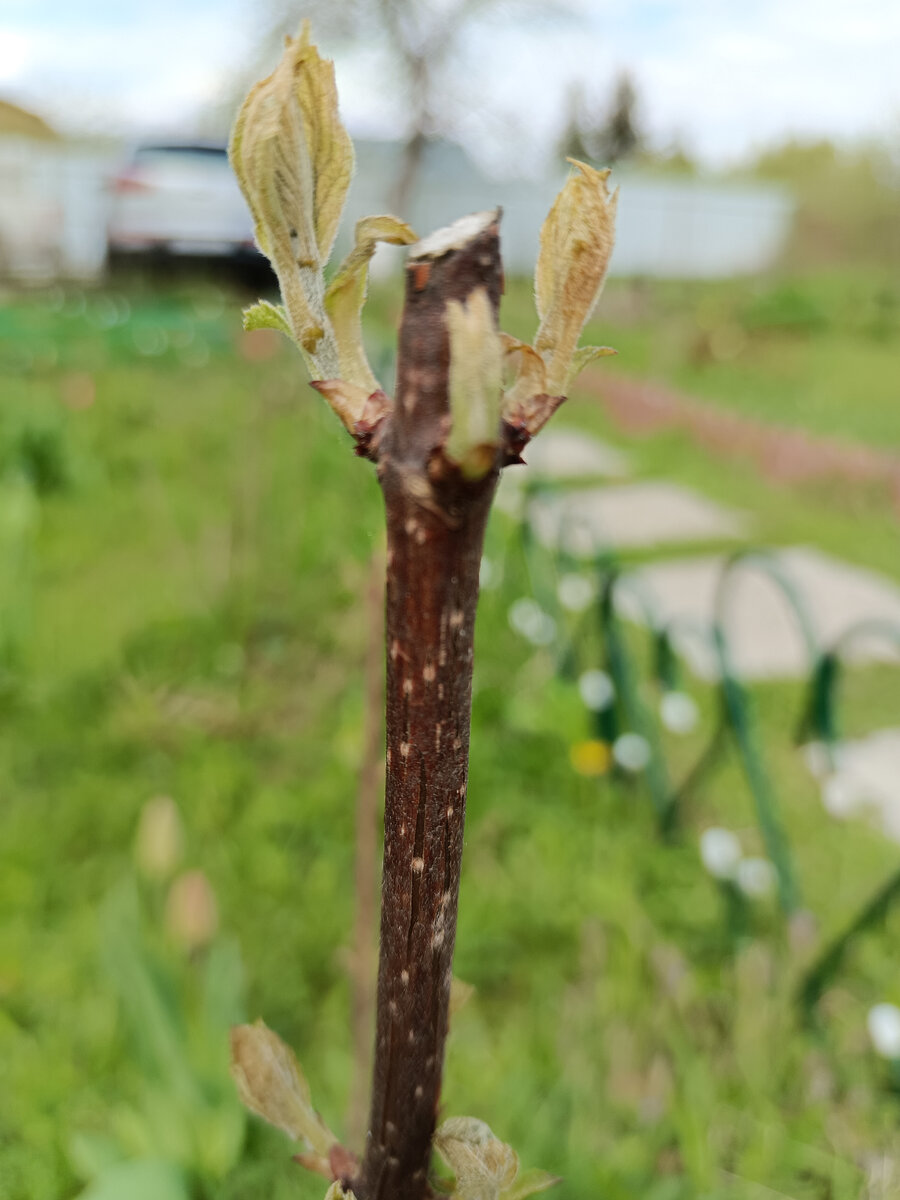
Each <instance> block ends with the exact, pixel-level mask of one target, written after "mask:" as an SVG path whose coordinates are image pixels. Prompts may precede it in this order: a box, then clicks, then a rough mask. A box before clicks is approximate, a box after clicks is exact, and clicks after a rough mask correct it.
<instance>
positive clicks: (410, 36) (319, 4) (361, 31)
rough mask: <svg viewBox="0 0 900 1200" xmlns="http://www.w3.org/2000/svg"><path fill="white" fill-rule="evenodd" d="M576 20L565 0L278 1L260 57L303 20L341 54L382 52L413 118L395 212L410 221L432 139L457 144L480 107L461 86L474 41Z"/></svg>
mask: <svg viewBox="0 0 900 1200" xmlns="http://www.w3.org/2000/svg"><path fill="white" fill-rule="evenodd" d="M570 15H571V11H570V9H569V8H568V5H567V3H566V0H303V2H302V3H300V4H297V3H294V2H292V0H277V7H276V15H275V19H274V21H273V25H272V29H271V31H270V33H269V34H268V36H267V37H266V39H265V42H264V44H263V47H262V53H261V57H265V58H266V59H270V58H274V57H275V51H276V50H278V49H279V48H280V46H281V42H282V40H283V37H284V35H285V34H286V33H292V32H293V31H294V30H295V29H296V26H297V22H298V20H299V19H300V18H301V17H304V18H307V17H308V18H309V19H310V20H311V21H312V25H313V28H314V29H315V31H316V36H317V37H319V38H321V39H322V41H323V42H326V43H329V42H330V43H331V44H332V45H333V47H334V48H335V49H337V48H338V47H339V46H340V45H342V44H343V45H346V46H351V45H356V46H360V45H362V46H367V47H372V48H382V49H383V50H384V52H385V60H386V71H385V81H386V84H385V86H389V87H390V88H391V90H392V91H395V92H398V91H399V92H401V93H403V94H405V96H406V99H407V109H408V113H409V119H408V122H407V126H406V130H405V140H404V146H403V157H402V162H401V166H400V171H399V173H398V176H397V180H396V183H395V186H394V191H393V195H392V196H391V198H390V207H391V209H392V211H394V212H396V213H398V214H399V215H401V216H408V215H409V205H410V200H411V198H412V195H413V192H414V191H415V186H416V182H417V179H418V176H419V172H420V170H421V166H422V160H423V157H424V154H425V147H426V145H427V143H428V141H429V140H430V139H432V138H436V137H449V138H450V139H453V137H454V135H455V133H456V132H457V125H458V121H459V118H460V116H461V115H462V114H464V113H465V110H466V109H467V108H468V109H469V110H470V111H471V110H473V109H476V108H477V107H478V97H477V94H476V93H473V92H472V89H471V88H469V87H468V86H465V85H464V86H463V87H462V88H460V87H459V86H458V85H457V84H456V82H455V80H456V78H457V77H464V75H465V71H464V64H465V58H466V41H467V39H468V37H469V35H471V34H473V33H474V32H475V31H476V30H477V28H478V27H480V26H481V27H484V26H487V25H489V24H490V25H492V26H493V27H494V28H495V29H497V30H498V31H499V28H500V27H501V26H504V25H505V26H507V27H509V26H510V25H511V24H512V22H513V21H514V20H516V21H521V19H522V18H523V17H525V16H528V17H530V18H532V19H535V18H547V19H551V18H555V19H564V18H566V17H567V16H570Z"/></svg>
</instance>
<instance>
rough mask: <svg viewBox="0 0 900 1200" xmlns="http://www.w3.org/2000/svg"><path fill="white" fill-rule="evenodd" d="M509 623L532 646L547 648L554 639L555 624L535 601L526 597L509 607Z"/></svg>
mask: <svg viewBox="0 0 900 1200" xmlns="http://www.w3.org/2000/svg"><path fill="white" fill-rule="evenodd" d="M509 623H510V625H511V626H512V627H513V629H514V630H515V631H516V633H519V634H521V635H522V637H523V638H526V639H527V640H528V641H529V642H531V644H532V645H533V646H549V645H550V643H551V642H552V641H553V639H554V638H555V637H556V622H555V621H554V620H553V618H552V617H551V616H550V615H549V614H548V613H545V612H544V610H543V609H542V608H541V606H540V605H539V604H538V602H537V601H536V600H531V599H529V598H528V597H526V596H523V597H522V598H521V599H519V600H515V601H514V602H513V603H512V604H511V605H510V609H509Z"/></svg>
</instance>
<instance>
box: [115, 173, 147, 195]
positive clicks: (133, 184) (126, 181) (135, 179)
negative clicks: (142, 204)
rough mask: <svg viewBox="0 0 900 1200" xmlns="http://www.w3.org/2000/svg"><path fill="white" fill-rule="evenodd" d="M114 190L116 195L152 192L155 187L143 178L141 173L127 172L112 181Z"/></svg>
mask: <svg viewBox="0 0 900 1200" xmlns="http://www.w3.org/2000/svg"><path fill="white" fill-rule="evenodd" d="M112 190H113V191H114V192H115V193H116V195H125V194H127V193H129V192H130V193H134V192H151V191H153V187H152V185H151V184H149V183H147V181H146V180H145V179H141V177H140V176H139V175H134V174H130V173H126V174H124V175H117V176H116V178H115V179H114V180H113V181H112Z"/></svg>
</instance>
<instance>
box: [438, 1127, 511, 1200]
mask: <svg viewBox="0 0 900 1200" xmlns="http://www.w3.org/2000/svg"><path fill="white" fill-rule="evenodd" d="M434 1146H435V1149H436V1150H437V1151H438V1153H439V1154H440V1156H441V1158H443V1160H444V1161H445V1162H446V1164H447V1166H448V1167H449V1168H450V1170H451V1171H452V1172H453V1173H454V1175H455V1176H456V1190H455V1191H454V1193H453V1195H454V1197H455V1200H500V1196H501V1195H502V1194H503V1192H505V1191H507V1190H508V1189H509V1188H510V1187H512V1185H513V1183H514V1182H515V1179H516V1176H517V1175H518V1173H519V1158H518V1155H517V1154H516V1152H515V1150H513V1148H512V1147H511V1146H507V1145H506V1144H505V1142H501V1141H500V1140H499V1139H498V1138H496V1137H494V1134H493V1133H492V1131H491V1129H490V1127H489V1126H488V1125H486V1124H485V1123H484V1121H479V1120H477V1119H476V1118H475V1117H451V1118H450V1119H449V1120H447V1121H444V1123H443V1124H442V1125H441V1126H440V1127H439V1128H438V1130H437V1132H436V1133H435V1135H434Z"/></svg>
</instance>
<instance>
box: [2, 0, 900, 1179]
mask: <svg viewBox="0 0 900 1200" xmlns="http://www.w3.org/2000/svg"><path fill="white" fill-rule="evenodd" d="M304 16H306V17H309V18H310V19H311V20H312V22H313V36H314V39H315V40H316V41H317V42H318V44H319V46H320V47H321V49H322V50H323V52H324V53H325V54H327V55H329V56H332V57H333V58H334V60H335V64H336V74H337V83H338V89H339V93H340V96H341V103H342V113H343V116H344V119H345V122H346V124H347V126H348V128H349V130H350V132H351V134H352V135H353V137H354V140H355V142H356V152H357V172H356V177H355V180H354V182H353V185H352V188H351V193H350V198H349V201H348V207H347V212H346V214H345V220H344V224H343V229H342V234H341V241H340V242H339V245H338V252H339V253H340V252H343V249H345V248H346V247H347V245H348V244H349V240H350V237H351V234H352V226H353V221H354V220H355V219H357V218H358V217H360V216H362V215H364V214H366V213H371V212H381V211H394V212H396V213H397V214H398V215H399V216H401V217H403V218H404V219H406V220H408V221H409V222H410V223H411V224H412V225H413V226H414V228H416V229H417V231H418V232H419V233H420V234H425V233H427V232H429V230H430V229H432V228H435V227H437V226H440V225H441V224H444V223H446V222H448V221H450V220H453V219H454V218H456V217H457V216H460V215H462V214H464V213H466V212H469V211H472V210H480V209H485V208H488V207H492V206H494V205H496V204H501V205H502V206H503V209H504V216H503V226H502V236H503V247H504V257H505V262H506V268H507V291H506V295H505V297H504V301H503V309H502V313H501V323H502V325H503V327H504V328H505V329H506V330H508V331H509V332H510V333H513V334H515V335H516V336H519V337H522V338H525V339H529V338H530V337H531V336H532V335H533V333H534V329H535V326H536V323H537V322H536V317H535V315H534V310H533V301H532V295H531V273H532V270H533V265H534V261H535V257H536V253H537V247H538V235H539V230H540V225H541V222H542V220H543V217H544V215H545V214H546V212H547V209H548V208H549V206H550V204H551V202H552V199H553V197H554V195H555V194H556V192H557V190H558V188H559V187H560V185H561V183H562V181H563V180H564V178H565V174H566V170H567V168H566V165H565V158H566V156H567V155H571V156H574V157H576V158H579V159H583V160H586V161H589V162H591V163H594V164H596V165H599V166H611V167H612V168H613V175H612V179H613V181H614V182H615V183H616V184H617V185H618V186H619V188H620V190H621V195H620V204H619V226H618V242H617V247H616V250H615V254H614V258H613V263H612V271H611V278H610V280H609V282H608V284H607V287H606V290H605V293H604V296H603V297H602V299H601V302H600V304H599V306H598V308H597V311H596V313H595V314H594V317H593V318H592V320H591V322H590V324H589V327H588V329H587V330H586V332H585V336H584V339H583V340H584V343H585V344H598V345H610V346H612V347H615V348H616V349H617V351H618V356H617V357H615V358H606V359H603V360H602V361H601V362H600V364H599V365H597V366H594V367H591V368H589V369H588V370H587V371H585V373H584V374H583V375H582V376H581V378H580V381H579V383H578V385H577V388H576V389H575V392H574V394H573V396H572V397H571V398H570V400H569V401H568V403H567V404H566V406H565V408H564V409H563V411H562V412H561V413H560V414H559V416H558V417H557V418H555V419H554V425H553V426H552V427H551V428H549V429H548V430H547V431H546V433H545V434H544V435H542V437H541V439H540V441H539V442H538V443H537V444H536V445H535V447H534V448H533V449H532V451H530V452H529V453H528V454H527V455H526V457H527V458H528V459H529V466H528V467H526V468H516V469H515V470H513V471H510V472H508V476H509V478H508V479H505V480H504V482H503V484H502V486H501V490H500V495H499V497H498V505H497V511H496V512H495V514H494V517H493V518H492V523H491V526H490V529H489V532H488V540H487V546H486V550H485V559H484V563H483V571H482V586H483V596H482V601H481V609H480V615H479V630H478V638H477V641H478V662H477V667H476V677H475V698H474V716H473V722H474V724H473V752H472V768H471V787H470V796H469V813H468V833H467V848H466V860H465V863H464V877H463V890H462V898H461V915H460V929H459V936H458V940H457V970H458V974H459V976H460V978H461V979H462V980H463V981H465V982H466V983H468V984H470V985H472V986H473V987H474V993H473V995H472V996H471V998H470V999H469V1000H468V1002H467V1004H466V1005H465V1007H464V1008H462V1009H461V1010H460V1012H459V1013H458V1015H457V1016H455V1018H454V1027H453V1031H452V1036H451V1041H450V1046H449V1054H448V1061H447V1071H446V1088H445V1095H444V1099H445V1107H446V1112H447V1114H448V1115H450V1114H453V1115H456V1114H471V1115H476V1116H479V1117H481V1118H483V1119H484V1120H486V1121H488V1123H489V1124H490V1125H491V1126H492V1128H493V1129H494V1130H495V1132H496V1133H497V1134H498V1136H500V1137H502V1138H503V1139H504V1140H506V1141H509V1142H511V1143H512V1144H513V1145H514V1146H515V1147H516V1149H517V1150H518V1152H519V1154H520V1156H521V1159H522V1161H523V1164H525V1165H526V1166H532V1165H533V1166H540V1167H543V1168H545V1169H547V1170H550V1171H552V1172H554V1173H555V1174H558V1175H561V1176H562V1177H563V1179H564V1182H563V1183H562V1184H561V1185H560V1187H559V1193H558V1194H559V1195H560V1196H565V1197H567V1198H570V1200H576V1198H577V1200H582V1198H586V1197H595V1196H605V1197H608V1198H610V1200H613V1198H619V1197H622V1198H631V1197H634V1198H637V1197H640V1198H641V1200H688V1198H690V1200H693V1198H697V1200H699V1198H701V1197H705V1198H712V1197H716V1198H719V1197H723V1198H724V1197H727V1198H728V1200H764V1198H767V1197H773V1196H776V1195H777V1196H788V1197H793V1198H796V1200H838V1198H844V1197H846V1198H848V1200H849V1198H854V1200H855V1198H857V1197H861V1196H865V1197H869V1198H870V1200H875V1198H879V1200H881V1198H883V1200H887V1198H889V1197H893V1196H897V1195H900V1134H898V1128H900V1124H898V1118H900V1007H898V1006H900V976H898V971H897V959H896V946H897V944H898V943H897V938H898V935H900V904H895V900H897V899H898V897H900V847H898V842H900V673H898V665H900V658H898V655H900V537H898V532H900V82H898V78H900V77H898V74H897V70H896V63H897V61H898V57H900V9H898V8H897V6H896V5H895V4H892V3H889V2H888V0H858V2H857V3H856V4H854V5H852V6H848V5H846V4H842V3H838V2H837V0H824V2H823V0H819V2H817V3H815V4H814V3H812V0H761V3H758V4H756V5H753V6H747V5H742V4H737V3H731V2H719V3H711V2H707V0H691V3H688V2H687V0H653V2H650V0H646V2H643V0H638V2H636V3H632V4H629V5H627V6H623V5H613V4H609V3H606V0H559V2H558V3H550V2H549V0H547V2H540V0H533V2H532V0H330V2H329V0H323V2H322V3H307V4H303V3H298V4H284V5H281V4H279V3H260V4H257V5H255V6H252V7H251V6H247V5H241V6H239V5H237V4H236V3H234V2H233V0H219V2H218V3H217V4H215V5H213V4H212V3H211V2H207V0H181V2H180V3H178V4H175V3H174V2H173V0H157V3H155V4H153V5H150V4H143V3H131V4H128V3H125V4H122V3H117V4H113V3H111V0H82V2H81V3H80V4H77V5H71V4H70V5H64V4H62V3H61V2H59V0H3V3H2V6H0V388H2V400H0V708H2V718H3V719H2V724H0V1197H2V1198H3V1200H68V1198H70V1197H75V1196H84V1197H88V1198H89V1200H187V1198H190V1200H201V1198H202V1200H211V1198H215V1200H237V1198H242V1200H243V1198H246V1200H251V1198H252V1200H255V1198H256V1197H261V1196H263V1195H265V1196H267V1197H271V1198H275V1197H278V1198H281V1197H285V1198H286V1197H289V1196H291V1197H310V1198H313V1197H318V1196H321V1194H322V1192H323V1190H324V1183H322V1181H317V1180H315V1179H311V1178H310V1177H308V1176H306V1175H304V1174H303V1173H302V1172H301V1171H300V1170H299V1168H297V1167H296V1166H295V1165H294V1164H293V1163H292V1162H291V1161H290V1148H289V1147H288V1146H287V1145H286V1144H285V1142H284V1140H283V1139H282V1138H280V1137H279V1136H278V1135H277V1134H275V1133H273V1132H270V1131H267V1130H265V1129H263V1128H262V1127H261V1126H260V1125H259V1123H257V1122H255V1121H251V1120H249V1119H247V1118H245V1116H244V1115H243V1113H242V1112H241V1111H240V1109H239V1107H238V1104H237V1101H236V1098H235V1096H234V1093H233V1089H232V1086H231V1084H230V1081H229V1079H228V1074H227V1054H226V1047H227V1030H228V1027H229V1025H230V1024H232V1023H233V1022H235V1021H237V1020H241V1019H244V1018H246V1017H256V1016H257V1015H260V1014H262V1015H264V1016H265V1018H266V1020H267V1022H268V1023H269V1024H270V1025H271V1026H272V1027H273V1028H275V1029H276V1030H277V1031H278V1032H279V1033H280V1034H281V1036H282V1037H284V1038H285V1039H286V1040H288V1041H290V1042H291V1043H292V1044H293V1045H294V1046H295V1047H296V1049H297V1052H298V1054H299V1056H300V1059H301V1061H302V1062H303V1064H304V1067H305V1069H306V1071H307V1074H308V1076H309V1078H310V1081H311V1084H312V1087H313V1095H314V1097H315V1101H316V1104H317V1106H318V1107H319V1108H320V1109H321V1111H322V1112H323V1115H324V1116H325V1118H326V1120H327V1121H328V1123H329V1124H330V1125H331V1126H332V1127H333V1128H335V1129H336V1130H337V1131H338V1132H339V1133H342V1134H345V1135H346V1136H347V1137H348V1138H350V1139H351V1141H352V1142H353V1141H354V1139H355V1144H359V1140H360V1138H361V1132H362V1125H361V1122H362V1121H363V1120H364V1116H363V1111H362V1110H364V1108H365V1104H364V1100H365V1092H366V1087H367V1084H366V1071H367V1069H368V1067H367V1062H366V1058H367V1045H368V1042H369V1040H370V1037H371V1035H370V1021H369V1020H368V1019H367V1018H366V1017H365V1013H366V1005H367V1004H368V1003H369V1002H370V1000H371V997H370V994H369V992H370V989H369V987H368V985H367V980H370V979H371V973H372V970H373V969H374V968H373V966H372V963H373V953H374V949H373V938H374V922H375V906H374V900H373V895H374V885H372V884H371V883H369V884H367V881H366V878H365V873H363V875H362V876H361V877H360V878H361V881H362V885H361V890H360V883H359V882H357V884H356V885H354V884H353V882H352V881H353V879H354V858H355V853H356V851H355V846H356V843H357V839H360V843H361V844H362V845H365V844H366V837H367V836H368V835H369V832H370V831H371V829H372V827H373V823H374V822H375V821H376V820H377V806H378V803H379V800H380V797H379V795H378V786H377V785H373V783H372V782H371V781H372V779H373V778H375V779H378V777H379V772H380V767H381V746H380V741H379V736H378V730H379V720H380V716H379V688H380V667H379V662H380V654H381V650H380V645H379V636H380V620H381V617H380V597H379V595H378V588H377V584H375V583H373V581H377V578H378V573H379V571H380V570H381V566H380V562H381V557H380V556H381V553H382V532H381V525H382V513H381V508H380V499H379V495H378V490H377V486H376V484H375V481H374V477H373V475H372V472H371V471H370V469H369V468H368V466H367V465H366V464H363V463H360V462H359V461H357V460H355V459H353V457H352V455H350V454H348V452H347V451H348V446H347V442H346V436H345V434H344V432H343V430H342V429H341V428H340V427H339V426H338V424H337V422H335V421H334V420H333V418H332V416H331V414H330V413H329V412H328V411H327V409H326V408H325V406H324V405H322V403H321V400H320V399H319V397H318V396H316V395H315V394H314V393H312V392H311V391H310V389H308V388H307V386H306V381H305V377H304V372H303V367H302V363H301V361H300V358H299V356H298V355H297V354H296V352H295V351H294V350H293V348H292V347H291V346H290V345H289V344H288V343H287V342H286V341H284V340H281V339H280V338H279V335H277V334H275V333H272V332H269V331H261V332H256V333H252V334H248V333H244V332H242V330H241V318H240V312H241V308H242V307H244V306H245V305H246V304H248V303H250V302H252V301H253V300H254V299H256V298H257V296H259V295H265V296H270V297H274V294H275V289H276V285H275V283H274V280H273V279H272V277H271V274H270V273H269V271H268V268H267V265H266V264H265V262H264V261H263V260H262V259H261V258H260V257H259V255H258V254H257V253H256V251H255V249H254V247H253V244H252V228H251V223H250V220H249V214H248V213H247V212H246V210H245V207H244V205H243V202H242V199H241V197H240V194H239V192H238V190H237V187H236V185H235V183H234V181H233V178H232V176H231V173H230V169H229V167H228V163H227V158H226V156H225V143H226V139H227V133H228V129H229V126H230V123H231V120H232V118H233V115H234V112H235V110H236V107H237V105H238V103H239V102H240V100H241V99H242V97H243V95H244V94H245V92H246V89H247V87H248V86H249V84H250V83H251V82H253V81H254V80H255V79H256V78H258V77H260V76H261V75H262V74H263V73H264V72H266V71H268V70H270V69H271V67H272V66H273V65H274V63H275V61H276V60H277V57H278V54H279V47H280V45H281V40H282V38H283V36H284V34H285V32H293V31H294V30H295V29H296V27H297V24H298V22H299V20H300V19H301V18H302V17H304ZM401 259H402V256H401V255H399V254H390V253H385V254H384V255H382V254H381V253H379V256H378V257H377V258H376V260H375V264H374V270H373V283H372V288H371V295H370V300H369V305H368V308H367V311H366V319H365V328H366V336H367V338H368V339H369V350H370V357H371V360H372V362H373V365H374V366H375V369H376V374H377V375H378V377H379V379H380V380H381V381H382V383H384V384H385V385H389V384H390V382H391V379H392V374H393V356H394V352H395V330H396V325H397V321H398V319H399V312H400V301H401V297H400V281H399V264H400V262H401ZM517 472H518V473H517ZM373 664H374V665H373ZM373 836H374V835H373ZM371 865H372V864H371V863H370V866H371ZM355 911H356V912H357V913H358V914H361V917H360V919H359V920H358V922H357V929H358V930H362V933H361V934H359V933H358V935H357V937H356V940H355V941H354V935H353V933H352V931H353V929H354V912H355ZM366 930H368V934H366V932H365V931H366ZM354 1011H355V1012H357V1014H358V1013H360V1012H361V1013H362V1014H363V1016H362V1018H359V1017H358V1018H357V1019H356V1021H355V1022H354V1020H353V1019H351V1013H352V1012H354Z"/></svg>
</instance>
